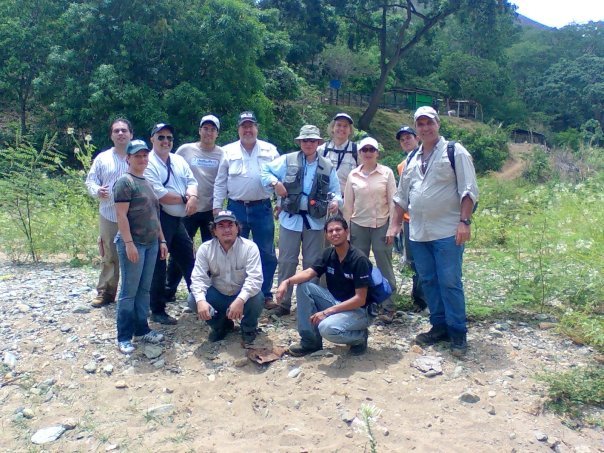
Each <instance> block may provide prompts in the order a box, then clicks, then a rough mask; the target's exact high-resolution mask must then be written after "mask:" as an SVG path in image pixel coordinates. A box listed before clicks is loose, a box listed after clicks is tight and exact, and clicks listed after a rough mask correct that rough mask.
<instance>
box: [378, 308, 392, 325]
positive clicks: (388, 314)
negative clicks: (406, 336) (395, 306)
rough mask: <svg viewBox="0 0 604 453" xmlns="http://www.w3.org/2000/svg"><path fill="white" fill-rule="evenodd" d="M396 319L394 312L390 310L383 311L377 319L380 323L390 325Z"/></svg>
mask: <svg viewBox="0 0 604 453" xmlns="http://www.w3.org/2000/svg"><path fill="white" fill-rule="evenodd" d="M395 317H396V312H394V311H391V310H384V311H383V312H382V313H381V314H380V315H378V317H377V319H378V320H379V321H382V322H383V323H384V324H392V321H394V318H395Z"/></svg>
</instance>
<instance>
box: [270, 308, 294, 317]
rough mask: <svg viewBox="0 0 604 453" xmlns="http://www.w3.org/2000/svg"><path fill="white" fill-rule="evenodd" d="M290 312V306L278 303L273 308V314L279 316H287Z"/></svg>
mask: <svg viewBox="0 0 604 453" xmlns="http://www.w3.org/2000/svg"><path fill="white" fill-rule="evenodd" d="M290 313H291V309H290V308H289V307H284V306H283V305H276V306H275V308H274V309H272V310H271V315H275V316H278V317H279V318H280V317H282V316H287V315H289V314H290Z"/></svg>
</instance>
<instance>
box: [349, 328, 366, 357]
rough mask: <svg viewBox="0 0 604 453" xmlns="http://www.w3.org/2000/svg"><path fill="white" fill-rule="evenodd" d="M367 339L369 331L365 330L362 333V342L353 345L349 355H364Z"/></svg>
mask: <svg viewBox="0 0 604 453" xmlns="http://www.w3.org/2000/svg"><path fill="white" fill-rule="evenodd" d="M368 339H369V331H368V330H367V329H365V332H364V333H363V341H362V342H361V343H359V344H353V345H351V346H350V353H351V354H352V355H361V354H364V353H365V351H366V350H367V340H368Z"/></svg>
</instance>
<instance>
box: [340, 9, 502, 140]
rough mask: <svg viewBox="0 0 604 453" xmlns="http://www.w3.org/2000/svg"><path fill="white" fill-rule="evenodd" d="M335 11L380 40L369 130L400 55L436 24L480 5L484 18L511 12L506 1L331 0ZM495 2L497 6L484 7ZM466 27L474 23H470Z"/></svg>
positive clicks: (364, 124) (362, 123)
mask: <svg viewBox="0 0 604 453" xmlns="http://www.w3.org/2000/svg"><path fill="white" fill-rule="evenodd" d="M330 3H331V4H333V5H334V6H335V7H336V12H337V13H339V14H340V16H341V17H342V18H344V19H345V20H347V21H349V22H350V23H351V24H353V25H354V26H355V27H358V28H361V29H363V30H364V31H365V32H366V33H369V34H371V35H372V36H373V37H374V39H376V40H377V43H378V47H379V52H380V62H379V65H380V77H379V79H378V82H377V83H376V85H375V88H374V90H373V92H372V94H371V98H370V101H369V105H368V107H367V109H366V110H365V111H364V112H363V114H362V116H361V118H360V120H359V127H360V128H362V129H367V128H368V127H369V125H370V123H371V120H372V119H373V117H374V116H375V113H376V112H377V109H378V107H379V105H380V102H381V99H382V96H383V94H384V91H385V88H386V83H387V80H388V77H389V75H390V74H391V73H392V71H393V70H394V68H395V66H396V65H397V64H398V62H399V61H400V60H401V58H402V57H403V56H404V55H405V54H406V53H407V52H409V50H410V49H412V48H413V47H414V46H415V45H417V44H418V43H419V42H420V41H421V40H422V39H423V38H424V37H426V35H428V33H429V32H431V31H432V30H433V29H435V27H438V26H441V25H442V24H443V23H444V22H445V20H446V19H447V18H448V17H449V16H451V15H452V14H454V13H457V12H459V11H465V12H470V13H474V11H475V10H476V9H477V8H480V11H481V12H482V13H484V14H480V15H477V17H479V18H480V20H485V17H486V18H488V17H489V15H490V14H498V13H506V14H507V13H509V12H510V11H511V9H510V5H509V3H508V2H507V0H401V1H399V2H392V3H390V2H387V1H385V0H331V2H330ZM492 4H493V5H495V6H496V8H491V7H485V5H487V6H489V5H492ZM467 26H472V25H471V24H467Z"/></svg>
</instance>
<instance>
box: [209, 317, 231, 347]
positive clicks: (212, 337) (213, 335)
mask: <svg viewBox="0 0 604 453" xmlns="http://www.w3.org/2000/svg"><path fill="white" fill-rule="evenodd" d="M233 329H235V323H234V322H233V320H232V319H227V320H225V321H224V325H223V326H222V327H220V328H218V329H215V328H211V330H210V334H209V335H208V340H209V341H211V342H212V343H215V342H217V341H220V340H223V339H224V337H226V336H227V334H228V333H229V332H231V331H232V330H233Z"/></svg>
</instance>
